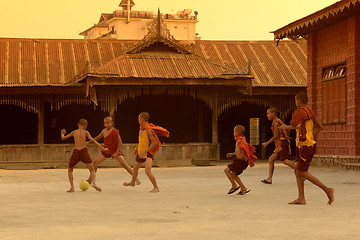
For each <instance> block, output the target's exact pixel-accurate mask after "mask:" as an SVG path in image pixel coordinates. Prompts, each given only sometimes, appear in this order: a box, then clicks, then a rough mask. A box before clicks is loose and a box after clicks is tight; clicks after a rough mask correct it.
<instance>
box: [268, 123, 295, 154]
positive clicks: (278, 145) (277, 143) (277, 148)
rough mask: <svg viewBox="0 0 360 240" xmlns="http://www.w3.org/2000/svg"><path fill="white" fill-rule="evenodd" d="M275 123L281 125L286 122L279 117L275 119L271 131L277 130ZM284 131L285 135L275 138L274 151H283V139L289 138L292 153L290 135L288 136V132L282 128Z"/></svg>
mask: <svg viewBox="0 0 360 240" xmlns="http://www.w3.org/2000/svg"><path fill="white" fill-rule="evenodd" d="M275 123H279V124H280V126H281V125H283V124H284V123H283V122H282V121H281V120H280V119H277V120H275V121H273V123H272V124H271V131H272V132H273V134H274V132H275ZM281 131H282V132H283V136H282V137H279V138H277V139H275V141H274V143H275V150H274V153H279V152H281V151H282V150H283V149H282V146H281V145H282V144H281V141H284V140H287V141H288V143H289V144H288V146H289V149H288V151H289V154H291V147H290V137H289V136H288V133H287V132H286V131H284V130H281Z"/></svg>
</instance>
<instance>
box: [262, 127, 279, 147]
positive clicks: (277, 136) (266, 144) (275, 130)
mask: <svg viewBox="0 0 360 240" xmlns="http://www.w3.org/2000/svg"><path fill="white" fill-rule="evenodd" d="M279 127H280V124H279V123H278V122H276V123H275V124H274V136H273V137H272V138H270V140H269V141H267V142H264V143H263V144H262V145H263V147H265V148H266V147H267V146H268V145H269V144H270V143H272V142H273V141H275V140H276V139H277V138H279V136H280V129H279Z"/></svg>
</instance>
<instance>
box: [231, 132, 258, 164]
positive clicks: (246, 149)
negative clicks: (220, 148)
mask: <svg viewBox="0 0 360 240" xmlns="http://www.w3.org/2000/svg"><path fill="white" fill-rule="evenodd" d="M235 141H236V142H237V145H238V147H239V148H240V149H241V150H242V151H243V154H244V156H245V157H247V159H248V162H249V165H250V167H253V166H255V164H254V162H255V160H257V159H258V158H257V157H256V156H255V153H256V148H255V147H254V146H252V145H250V144H249V143H247V142H246V138H245V136H240V137H236V138H235Z"/></svg>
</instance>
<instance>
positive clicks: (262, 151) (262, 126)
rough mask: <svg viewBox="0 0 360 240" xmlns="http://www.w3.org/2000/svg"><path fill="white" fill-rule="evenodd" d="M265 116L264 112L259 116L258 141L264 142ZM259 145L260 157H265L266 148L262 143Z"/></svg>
mask: <svg viewBox="0 0 360 240" xmlns="http://www.w3.org/2000/svg"><path fill="white" fill-rule="evenodd" d="M266 121H267V119H266V117H265V114H262V115H261V118H260V143H263V142H266ZM260 147H261V159H263V160H264V159H266V148H264V147H262V145H260Z"/></svg>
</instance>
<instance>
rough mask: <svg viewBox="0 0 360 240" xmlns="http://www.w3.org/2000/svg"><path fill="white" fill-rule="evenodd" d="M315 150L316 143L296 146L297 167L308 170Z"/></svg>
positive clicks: (304, 170)
mask: <svg viewBox="0 0 360 240" xmlns="http://www.w3.org/2000/svg"><path fill="white" fill-rule="evenodd" d="M315 151H316V145H314V146H310V147H308V146H302V147H301V148H296V152H295V162H297V165H296V166H297V169H299V170H300V171H303V172H306V171H308V170H309V167H310V163H311V161H312V158H313V156H314V154H315Z"/></svg>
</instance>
